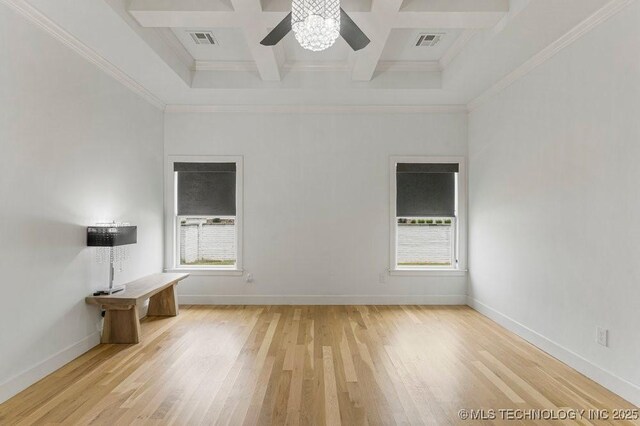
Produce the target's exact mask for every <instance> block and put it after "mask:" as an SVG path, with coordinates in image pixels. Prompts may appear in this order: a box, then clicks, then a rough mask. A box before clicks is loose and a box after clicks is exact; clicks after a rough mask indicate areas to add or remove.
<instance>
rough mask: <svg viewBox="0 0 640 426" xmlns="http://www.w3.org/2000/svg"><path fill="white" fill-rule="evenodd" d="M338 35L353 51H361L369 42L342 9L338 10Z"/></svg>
mask: <svg viewBox="0 0 640 426" xmlns="http://www.w3.org/2000/svg"><path fill="white" fill-rule="evenodd" d="M340 35H341V36H342V38H343V39H344V40H345V41H346V42H347V44H348V45H349V46H351V48H352V49H353V50H355V51H358V50H360V49H363V48H364V47H366V46H367V44H369V42H370V41H371V40H369V37H367V36H366V35H365V34H364V33H363V32H362V30H361V29H360V28H359V27H358V26H357V25H356V23H355V22H353V20H352V19H351V18H350V17H349V15H347V13H346V12H345V11H344V9H343V8H340Z"/></svg>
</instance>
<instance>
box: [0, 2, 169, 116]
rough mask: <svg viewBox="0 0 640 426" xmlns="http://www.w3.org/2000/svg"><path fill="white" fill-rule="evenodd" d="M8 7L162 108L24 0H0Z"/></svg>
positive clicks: (125, 77)
mask: <svg viewBox="0 0 640 426" xmlns="http://www.w3.org/2000/svg"><path fill="white" fill-rule="evenodd" d="M0 1H1V2H2V3H4V4H6V5H7V6H8V7H10V8H11V9H13V10H14V11H16V12H17V13H19V14H20V15H22V16H23V17H25V18H26V19H28V20H29V21H31V22H32V23H34V24H35V25H37V26H38V27H40V28H42V29H43V30H45V31H46V32H47V33H48V34H49V35H51V36H52V37H54V38H55V39H57V40H58V41H60V42H62V43H63V44H64V45H65V46H67V47H69V48H71V49H72V50H74V51H75V52H76V53H78V54H79V55H80V56H82V57H83V58H84V59H86V60H87V61H89V62H91V63H92V64H94V65H96V66H97V67H98V68H100V69H102V70H103V71H104V72H106V73H107V74H108V75H110V76H111V77H113V78H114V79H115V80H117V81H118V82H120V83H121V84H122V85H124V86H125V87H127V88H128V89H129V90H131V91H132V92H134V93H135V94H137V95H139V96H140V97H142V98H143V99H144V100H146V101H147V102H149V103H150V104H151V105H153V106H154V107H156V108H158V109H160V110H162V109H164V107H165V103H164V102H162V101H161V100H160V99H159V98H157V97H156V96H155V95H154V94H153V93H151V92H150V91H148V90H147V89H145V88H144V87H143V86H142V85H141V84H140V83H138V82H137V81H135V80H134V79H133V78H131V77H129V76H128V75H127V74H126V73H125V72H124V71H122V70H121V69H120V68H118V67H117V66H115V65H113V64H112V63H111V62H109V61H108V60H107V59H105V58H103V57H102V56H100V55H99V54H98V53H97V52H96V51H94V50H93V49H91V48H90V47H89V46H87V45H86V44H84V43H83V42H81V41H80V40H78V39H77V38H76V37H75V36H74V35H72V34H71V33H69V32H68V31H66V30H65V29H63V28H62V27H60V26H59V25H58V24H56V23H55V22H53V21H52V20H50V19H49V18H47V17H46V16H45V15H44V14H43V13H42V12H40V11H39V10H38V9H36V8H35V7H33V6H31V5H30V4H28V3H27V2H26V1H24V0H0Z"/></svg>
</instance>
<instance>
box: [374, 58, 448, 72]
mask: <svg viewBox="0 0 640 426" xmlns="http://www.w3.org/2000/svg"><path fill="white" fill-rule="evenodd" d="M376 71H381V72H385V71H404V72H439V71H442V67H441V66H440V62H438V61H379V62H378V66H377V67H376Z"/></svg>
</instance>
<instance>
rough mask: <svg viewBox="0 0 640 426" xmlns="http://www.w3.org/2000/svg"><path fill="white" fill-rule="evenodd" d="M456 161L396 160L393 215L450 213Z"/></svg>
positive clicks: (456, 170)
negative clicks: (418, 161)
mask: <svg viewBox="0 0 640 426" xmlns="http://www.w3.org/2000/svg"><path fill="white" fill-rule="evenodd" d="M457 172H458V164H422V163H398V165H397V167H396V185H397V193H396V215H397V216H398V217H414V216H418V217H420V216H422V217H424V216H444V217H447V216H450V217H452V216H454V215H455V205H456V200H455V193H456V181H455V177H456V175H455V174H456V173H457Z"/></svg>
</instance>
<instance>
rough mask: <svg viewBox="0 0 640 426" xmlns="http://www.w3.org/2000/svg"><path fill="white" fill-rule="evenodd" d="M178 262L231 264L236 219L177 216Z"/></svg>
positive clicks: (213, 264)
mask: <svg viewBox="0 0 640 426" xmlns="http://www.w3.org/2000/svg"><path fill="white" fill-rule="evenodd" d="M178 220H179V231H180V234H179V235H180V265H198V266H234V265H235V264H236V219H235V217H233V216H224V217H193V216H187V217H185V216H180V217H178Z"/></svg>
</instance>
